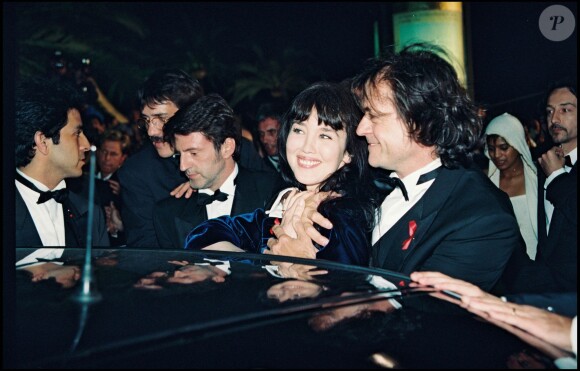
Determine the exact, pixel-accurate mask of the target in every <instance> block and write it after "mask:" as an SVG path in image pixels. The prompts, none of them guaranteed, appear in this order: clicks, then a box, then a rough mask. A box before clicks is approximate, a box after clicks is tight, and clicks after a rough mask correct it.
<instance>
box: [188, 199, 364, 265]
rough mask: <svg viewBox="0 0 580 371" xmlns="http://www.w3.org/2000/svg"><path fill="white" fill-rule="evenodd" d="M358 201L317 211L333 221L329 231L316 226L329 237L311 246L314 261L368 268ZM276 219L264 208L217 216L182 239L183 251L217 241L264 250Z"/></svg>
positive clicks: (345, 201) (329, 204) (335, 203)
mask: <svg viewBox="0 0 580 371" xmlns="http://www.w3.org/2000/svg"><path fill="white" fill-rule="evenodd" d="M358 205H359V202H358V201H357V200H354V199H352V198H349V197H341V198H337V199H334V200H331V201H328V202H325V203H323V204H322V205H321V206H320V207H319V212H320V213H321V214H322V215H323V216H325V217H326V218H327V219H329V220H330V221H331V222H332V225H333V228H332V229H330V230H328V229H325V228H321V227H318V226H317V229H318V231H319V232H320V233H321V234H322V235H324V236H325V237H326V238H328V240H329V243H328V244H327V245H326V246H320V245H318V244H316V243H315V244H314V246H315V247H316V248H317V249H318V253H317V254H316V258H317V259H326V260H331V261H335V262H339V263H345V264H354V265H362V266H368V263H369V257H370V241H371V231H372V230H371V228H369V226H368V223H367V219H366V218H365V217H364V213H363V210H362V208H361V207H360V206H358ZM276 219H278V220H279V218H274V217H270V216H268V215H267V214H266V213H265V211H264V210H263V209H257V210H255V211H254V212H253V213H247V214H240V215H236V216H220V217H218V218H215V219H210V220H207V221H205V222H203V223H201V224H199V225H198V226H197V227H195V228H194V229H193V230H192V231H191V232H189V234H188V236H187V237H186V239H185V249H190V250H200V249H202V248H204V247H206V246H209V245H211V244H214V243H216V242H220V241H227V242H230V243H232V244H233V245H235V246H237V247H239V248H241V249H243V250H245V251H247V252H251V253H262V252H263V251H264V250H265V249H267V242H268V239H270V238H272V237H274V235H273V234H272V232H271V228H272V226H273V225H274V224H275V223H276Z"/></svg>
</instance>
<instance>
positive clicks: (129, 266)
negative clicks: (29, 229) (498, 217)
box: [5, 249, 533, 368]
mask: <svg viewBox="0 0 580 371" xmlns="http://www.w3.org/2000/svg"><path fill="white" fill-rule="evenodd" d="M31 251H32V250H31ZM65 252H66V253H65V255H64V257H63V258H64V259H63V260H65V264H75V263H77V264H79V265H82V264H83V261H84V257H83V253H84V250H82V249H78V250H77V249H67V250H65ZM265 257H266V259H268V258H271V257H270V256H265V255H255V254H245V253H220V252H192V251H167V250H164V251H158V250H144V249H120V250H93V259H92V261H93V273H94V274H93V276H94V281H93V285H92V290H93V292H98V294H99V295H100V297H101V299H100V300H99V301H98V302H96V303H92V304H82V303H79V302H78V301H77V300H73V299H74V298H78V293H79V290H80V289H81V288H82V285H81V282H79V283H77V285H76V287H73V288H69V289H64V288H62V287H60V286H59V285H58V284H56V283H55V282H52V281H44V282H37V283H33V282H31V281H30V278H28V277H26V276H24V275H21V274H19V275H18V277H17V280H16V302H15V313H16V326H15V327H16V329H17V331H16V334H15V339H14V341H15V343H14V346H13V348H14V349H15V353H16V354H15V357H14V358H15V360H16V361H15V362H16V367H25V368H37V367H49V368H52V367H57V368H374V367H383V366H385V365H388V364H392V365H394V366H397V367H405V368H503V367H506V365H507V362H508V359H509V357H510V356H512V355H513V354H516V353H518V352H520V351H522V350H525V351H527V352H531V351H533V350H532V349H530V348H529V347H528V346H526V345H525V344H524V343H523V342H521V341H520V340H519V339H517V338H516V337H514V336H513V335H511V334H509V333H507V332H505V331H504V330H502V329H499V328H497V327H495V326H493V325H491V324H489V323H485V322H482V321H479V320H476V319H474V318H472V316H471V315H469V314H468V313H467V312H464V311H463V310H462V309H460V308H459V307H457V306H454V305H451V304H449V303H447V302H445V301H442V300H439V299H435V298H433V297H432V296H430V295H428V293H430V292H433V290H428V289H425V288H422V289H416V288H410V287H409V278H408V277H407V276H404V275H401V274H397V273H394V272H389V271H385V270H381V269H370V268H364V267H355V266H346V265H342V264H338V263H333V262H325V261H313V260H307V259H297V258H287V257H276V260H278V261H285V262H291V263H294V264H296V265H299V266H304V265H306V264H310V265H315V266H316V269H315V270H325V271H327V273H326V274H323V275H316V276H313V277H312V278H311V279H293V278H281V277H278V276H277V273H276V271H275V268H273V266H272V264H271V262H270V261H269V260H265V259H264V258H265ZM169 261H179V262H183V261H186V262H187V263H189V266H190V268H188V269H193V270H198V269H199V270H200V271H203V272H208V271H209V270H212V271H213V272H218V273H220V272H225V271H229V274H227V273H220V274H219V275H221V276H223V280H221V279H220V280H216V281H214V280H213V279H212V278H209V279H207V280H205V281H203V282H196V283H193V284H178V283H168V282H163V281H161V282H158V284H156V287H155V288H147V286H146V285H142V284H138V283H139V282H143V281H142V280H141V279H142V278H144V277H146V276H147V275H149V274H151V273H152V272H173V271H175V270H176V269H177V268H179V266H176V265H175V264H172V263H169ZM223 262H228V263H223ZM183 264H185V263H183ZM224 264H225V265H224ZM191 266H195V267H194V268H191ZM209 267H213V268H209ZM215 269H219V270H220V271H216V270H215ZM224 269H225V271H224ZM144 286H145V287H144ZM285 299H288V300H285ZM281 300H284V301H283V302H281ZM385 308H386V309H385ZM5 341H12V340H8V339H5Z"/></svg>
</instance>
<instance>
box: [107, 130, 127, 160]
mask: <svg viewBox="0 0 580 371" xmlns="http://www.w3.org/2000/svg"><path fill="white" fill-rule="evenodd" d="M105 141H110V142H119V144H121V152H122V153H123V154H124V155H130V154H131V138H130V137H129V136H128V135H127V134H125V133H123V132H121V131H119V130H115V129H109V130H107V131H105V132H104V133H103V135H102V136H101V140H100V141H99V143H101V144H103V143H104V142H105Z"/></svg>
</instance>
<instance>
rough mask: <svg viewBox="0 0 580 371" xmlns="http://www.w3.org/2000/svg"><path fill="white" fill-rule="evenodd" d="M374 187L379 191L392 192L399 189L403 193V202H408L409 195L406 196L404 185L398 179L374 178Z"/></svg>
mask: <svg viewBox="0 0 580 371" xmlns="http://www.w3.org/2000/svg"><path fill="white" fill-rule="evenodd" d="M374 183H375V186H377V188H378V189H380V190H381V191H387V192H392V191H393V190H394V189H395V188H397V187H399V188H401V192H402V193H403V197H405V201H409V195H408V194H407V188H405V184H403V181H402V180H401V179H399V178H395V177H390V176H389V177H384V178H382V177H381V178H376V179H375V180H374Z"/></svg>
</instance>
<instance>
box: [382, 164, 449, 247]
mask: <svg viewBox="0 0 580 371" xmlns="http://www.w3.org/2000/svg"><path fill="white" fill-rule="evenodd" d="M439 166H441V160H440V159H436V160H434V161H433V162H431V163H429V164H428V165H426V166H424V167H422V168H420V169H418V170H416V171H414V172H412V173H411V174H409V175H407V176H406V177H405V178H403V179H401V180H402V181H403V184H405V188H406V189H407V195H408V196H409V201H406V200H405V198H404V197H403V192H401V189H400V188H399V187H397V188H395V189H394V190H393V191H392V192H391V193H390V194H389V195H388V196H387V197H386V198H385V200H384V201H383V203H382V205H381V214H380V220H377V223H376V226H375V229H374V230H373V239H372V244H373V245H374V244H375V243H376V242H377V241H378V240H380V239H381V237H382V236H383V235H384V234H385V233H387V232H388V231H389V229H391V228H392V227H393V225H395V223H397V222H398V221H399V219H401V217H402V216H403V215H405V213H406V212H407V211H409V210H410V209H411V208H412V207H413V206H414V205H415V204H416V203H417V202H418V201H419V200H420V199H421V197H423V195H424V194H425V192H427V189H429V187H431V184H433V181H434V180H435V179H432V180H429V181H428V182H425V183H421V184H417V181H418V180H419V177H420V176H421V175H423V174H426V173H428V172H429V171H431V170H434V169H436V168H438V167H439ZM391 177H398V176H397V174H395V172H393V173H391Z"/></svg>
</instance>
